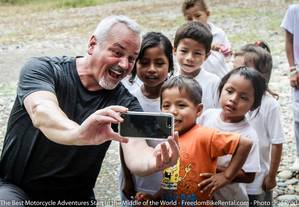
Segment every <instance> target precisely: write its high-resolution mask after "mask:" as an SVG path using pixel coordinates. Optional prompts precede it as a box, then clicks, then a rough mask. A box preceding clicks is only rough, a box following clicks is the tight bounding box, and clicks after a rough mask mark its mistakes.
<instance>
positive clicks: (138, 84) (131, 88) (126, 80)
mask: <svg viewBox="0 0 299 207" xmlns="http://www.w3.org/2000/svg"><path fill="white" fill-rule="evenodd" d="M129 79H130V76H129V75H127V76H126V77H125V78H124V79H122V80H121V83H122V84H123V85H124V86H125V87H126V88H127V89H128V91H129V92H130V93H132V92H133V91H135V90H137V89H138V88H140V87H141V86H142V84H143V83H142V81H141V80H140V79H139V78H138V77H137V76H136V77H135V79H134V82H133V83H131V82H130V81H129Z"/></svg>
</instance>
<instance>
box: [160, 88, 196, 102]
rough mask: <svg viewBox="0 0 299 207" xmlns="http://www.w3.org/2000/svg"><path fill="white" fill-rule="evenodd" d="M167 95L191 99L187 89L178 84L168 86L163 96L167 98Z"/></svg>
mask: <svg viewBox="0 0 299 207" xmlns="http://www.w3.org/2000/svg"><path fill="white" fill-rule="evenodd" d="M166 96H171V97H173V98H174V97H175V98H184V99H191V98H190V96H189V94H188V93H187V90H186V89H185V88H181V87H178V86H174V87H171V88H167V89H165V90H164V91H163V92H162V97H163V98H167V97H166Z"/></svg>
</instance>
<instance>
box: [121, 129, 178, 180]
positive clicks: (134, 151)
mask: <svg viewBox="0 0 299 207" xmlns="http://www.w3.org/2000/svg"><path fill="white" fill-rule="evenodd" d="M121 146H122V148H123V152H124V158H125V162H126V165H127V167H128V168H129V169H130V171H131V172H132V173H133V174H136V175H138V176H146V175H150V174H152V173H154V172H157V171H159V170H162V169H164V168H167V167H170V166H173V165H175V164H176V162H177V159H178V157H179V147H178V134H177V133H175V134H174V136H173V137H168V139H167V141H165V142H163V143H161V144H159V145H157V146H156V147H155V148H152V147H150V146H148V145H147V143H146V141H145V140H144V139H130V140H129V142H128V143H123V144H122V145H121Z"/></svg>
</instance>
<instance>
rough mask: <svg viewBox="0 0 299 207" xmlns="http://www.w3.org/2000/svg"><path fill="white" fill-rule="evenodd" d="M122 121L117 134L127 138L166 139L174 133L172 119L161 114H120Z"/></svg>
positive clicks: (168, 114)
mask: <svg viewBox="0 0 299 207" xmlns="http://www.w3.org/2000/svg"><path fill="white" fill-rule="evenodd" d="M121 117H122V118H123V119H124V121H123V122H121V123H119V125H118V132H119V134H120V135H121V136H123V137H127V138H144V139H167V138H168V136H172V134H173V131H174V127H173V126H174V118H173V115H172V114H170V113H163V112H132V111H129V112H127V113H123V114H121Z"/></svg>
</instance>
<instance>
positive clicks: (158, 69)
mask: <svg viewBox="0 0 299 207" xmlns="http://www.w3.org/2000/svg"><path fill="white" fill-rule="evenodd" d="M168 68H169V61H168V59H167V57H166V55H165V52H164V50H163V49H162V48H161V47H160V46H157V47H151V48H148V49H146V50H145V52H144V56H143V57H142V58H141V59H140V60H138V61H137V65H136V69H137V70H136V71H137V76H138V77H139V79H140V80H141V81H142V82H143V83H144V85H146V86H148V87H156V86H160V85H161V84H162V83H163V82H164V80H165V79H166V78H167V75H168Z"/></svg>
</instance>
